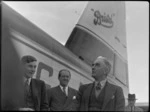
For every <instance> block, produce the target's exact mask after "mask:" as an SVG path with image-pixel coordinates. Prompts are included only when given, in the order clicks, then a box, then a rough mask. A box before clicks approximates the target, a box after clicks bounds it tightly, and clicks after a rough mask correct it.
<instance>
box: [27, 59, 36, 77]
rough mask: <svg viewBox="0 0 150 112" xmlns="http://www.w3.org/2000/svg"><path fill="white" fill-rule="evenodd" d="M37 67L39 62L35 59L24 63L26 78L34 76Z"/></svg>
mask: <svg viewBox="0 0 150 112" xmlns="http://www.w3.org/2000/svg"><path fill="white" fill-rule="evenodd" d="M36 67H37V62H36V61H34V62H30V63H26V64H25V65H24V68H25V74H24V75H25V77H26V78H32V77H33V75H34V73H35V71H36Z"/></svg>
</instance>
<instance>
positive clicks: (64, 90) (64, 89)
mask: <svg viewBox="0 0 150 112" xmlns="http://www.w3.org/2000/svg"><path fill="white" fill-rule="evenodd" d="M63 92H64V93H65V96H67V93H66V87H63Z"/></svg>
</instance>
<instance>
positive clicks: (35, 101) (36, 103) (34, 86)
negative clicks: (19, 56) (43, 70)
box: [30, 79, 38, 108]
mask: <svg viewBox="0 0 150 112" xmlns="http://www.w3.org/2000/svg"><path fill="white" fill-rule="evenodd" d="M35 83H36V82H35V80H33V79H31V85H30V86H31V94H32V98H33V101H34V104H35V108H36V107H38V106H37V105H38V96H37V95H38V90H37V87H36V84H35Z"/></svg>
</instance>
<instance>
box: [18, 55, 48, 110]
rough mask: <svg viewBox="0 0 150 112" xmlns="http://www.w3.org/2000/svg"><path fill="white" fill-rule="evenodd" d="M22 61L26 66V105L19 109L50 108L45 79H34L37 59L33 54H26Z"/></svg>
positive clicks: (24, 78)
mask: <svg viewBox="0 0 150 112" xmlns="http://www.w3.org/2000/svg"><path fill="white" fill-rule="evenodd" d="M21 62H22V64H23V68H24V77H23V82H24V105H22V107H21V108H19V110H21V111H34V110H35V111H41V110H48V101H47V93H46V85H45V83H44V81H42V80H38V79H32V77H33V75H34V73H35V71H36V67H37V59H36V58H35V57H33V56H30V55H26V56H23V57H22V59H21Z"/></svg>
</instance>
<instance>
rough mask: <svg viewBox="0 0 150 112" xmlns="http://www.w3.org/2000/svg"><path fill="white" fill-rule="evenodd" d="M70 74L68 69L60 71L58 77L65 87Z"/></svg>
mask: <svg viewBox="0 0 150 112" xmlns="http://www.w3.org/2000/svg"><path fill="white" fill-rule="evenodd" d="M70 78H71V76H70V74H69V72H68V71H61V75H60V77H59V81H60V85H61V86H63V87H66V86H67V85H68V83H69V81H70Z"/></svg>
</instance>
